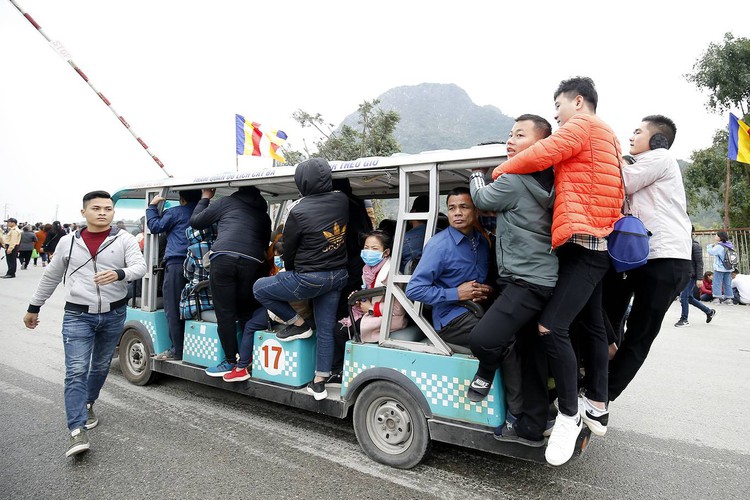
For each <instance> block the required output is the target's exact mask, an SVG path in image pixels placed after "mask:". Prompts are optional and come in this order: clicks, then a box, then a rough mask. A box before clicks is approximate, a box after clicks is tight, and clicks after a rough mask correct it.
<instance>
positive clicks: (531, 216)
mask: <svg viewBox="0 0 750 500" xmlns="http://www.w3.org/2000/svg"><path fill="white" fill-rule="evenodd" d="M552 180H553V178H552V170H551V168H550V169H548V170H545V171H543V172H538V173H535V174H526V175H518V174H506V175H503V176H501V177H499V178H498V179H497V180H496V181H495V182H493V183H492V184H488V185H485V182H484V175H481V174H472V176H471V183H470V189H471V197H472V199H473V200H474V205H476V207H477V208H478V209H480V210H491V211H494V212H497V235H496V237H497V241H496V243H495V250H496V252H497V270H498V274H499V276H500V277H501V278H503V277H506V278H514V279H521V280H524V281H526V282H529V283H533V284H535V285H540V286H546V287H554V286H555V284H556V283H557V269H558V265H557V256H556V255H555V254H554V253H553V252H552V236H551V234H552V207H553V204H554V189H553V188H552Z"/></svg>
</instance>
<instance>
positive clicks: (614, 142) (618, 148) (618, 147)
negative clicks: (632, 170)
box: [612, 140, 632, 215]
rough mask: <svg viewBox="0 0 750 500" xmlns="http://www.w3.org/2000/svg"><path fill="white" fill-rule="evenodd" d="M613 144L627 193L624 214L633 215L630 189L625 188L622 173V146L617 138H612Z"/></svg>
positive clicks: (622, 179) (625, 192)
mask: <svg viewBox="0 0 750 500" xmlns="http://www.w3.org/2000/svg"><path fill="white" fill-rule="evenodd" d="M612 144H613V145H614V146H615V152H616V153H617V159H618V160H620V168H619V169H618V170H619V172H620V180H621V181H622V192H623V193H624V194H625V200H624V202H625V203H624V206H623V208H625V207H627V208H626V209H625V211H624V212H623V215H632V210H631V208H630V196H628V190H627V189H625V177H624V176H623V175H622V154H621V153H620V146H618V145H617V141H616V140H612Z"/></svg>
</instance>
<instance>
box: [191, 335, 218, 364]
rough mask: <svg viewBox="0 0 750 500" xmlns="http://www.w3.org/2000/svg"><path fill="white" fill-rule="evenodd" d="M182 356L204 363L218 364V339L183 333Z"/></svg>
mask: <svg viewBox="0 0 750 500" xmlns="http://www.w3.org/2000/svg"><path fill="white" fill-rule="evenodd" d="M183 349H184V354H187V355H189V356H192V357H194V358H198V359H205V360H206V361H216V362H217V363H218V362H219V355H218V354H219V339H218V338H210V337H206V336H205V335H195V334H194V333H190V332H188V333H185V345H184V348H183Z"/></svg>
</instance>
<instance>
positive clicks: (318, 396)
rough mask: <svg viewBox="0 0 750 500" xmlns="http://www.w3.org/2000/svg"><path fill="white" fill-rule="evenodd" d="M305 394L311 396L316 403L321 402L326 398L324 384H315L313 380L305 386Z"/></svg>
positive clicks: (326, 392) (321, 382)
mask: <svg viewBox="0 0 750 500" xmlns="http://www.w3.org/2000/svg"><path fill="white" fill-rule="evenodd" d="M307 392H309V393H310V394H312V395H313V397H314V398H315V400H316V401H321V400H323V399H325V398H327V397H328V391H326V383H325V382H323V381H320V382H315V381H314V380H313V381H312V382H310V383H309V384H307Z"/></svg>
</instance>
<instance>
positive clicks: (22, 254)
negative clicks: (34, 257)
mask: <svg viewBox="0 0 750 500" xmlns="http://www.w3.org/2000/svg"><path fill="white" fill-rule="evenodd" d="M36 240H37V237H36V234H34V232H33V231H32V230H31V226H30V225H28V224H26V225H25V226H23V232H22V233H21V242H20V243H19V244H18V257H19V258H20V260H21V269H28V268H29V263H30V262H31V254H32V253H33V252H34V245H35V244H36Z"/></svg>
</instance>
